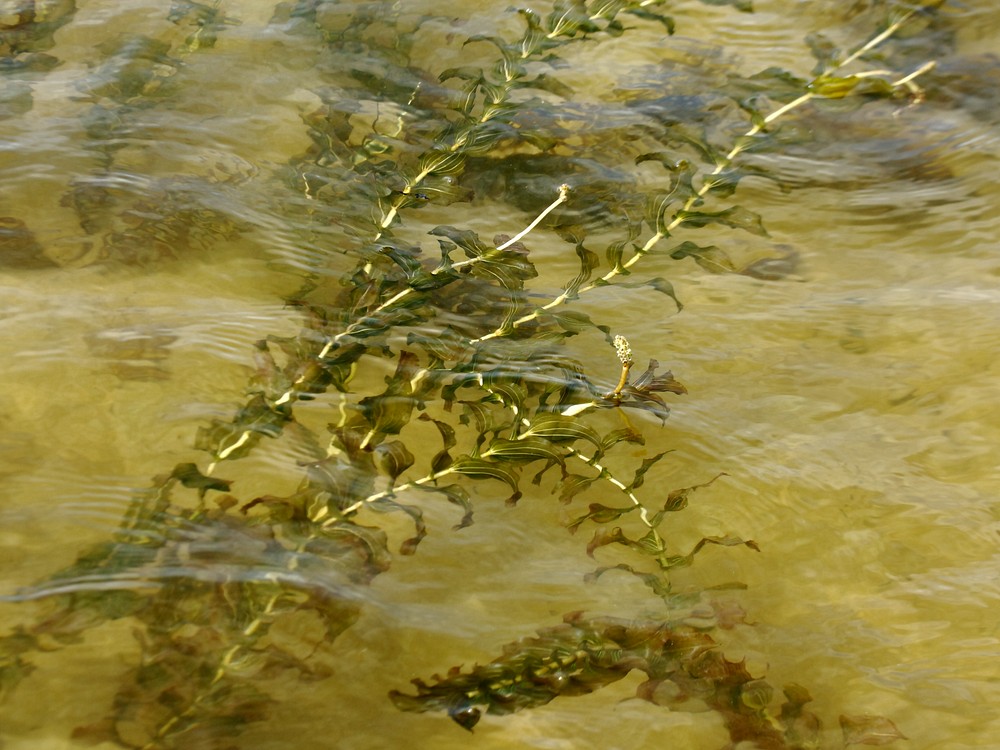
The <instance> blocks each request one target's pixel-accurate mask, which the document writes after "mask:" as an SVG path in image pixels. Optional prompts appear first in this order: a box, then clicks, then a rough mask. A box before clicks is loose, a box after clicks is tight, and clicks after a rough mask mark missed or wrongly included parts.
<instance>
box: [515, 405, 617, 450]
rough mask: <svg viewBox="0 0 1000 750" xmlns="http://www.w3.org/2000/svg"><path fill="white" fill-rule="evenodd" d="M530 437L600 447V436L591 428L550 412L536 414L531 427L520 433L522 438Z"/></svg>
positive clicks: (570, 418) (575, 420)
mask: <svg viewBox="0 0 1000 750" xmlns="http://www.w3.org/2000/svg"><path fill="white" fill-rule="evenodd" d="M532 435H537V436H538V437H543V438H545V439H547V440H551V441H553V442H561V441H564V440H566V441H572V440H587V441H589V442H591V443H593V444H594V445H595V446H596V447H598V448H600V447H601V436H600V435H598V434H597V432H596V431H595V430H594V429H593V428H592V427H589V426H588V425H586V424H584V423H582V422H580V421H579V420H577V419H573V418H572V417H566V416H563V415H562V414H555V413H552V412H542V413H541V414H536V415H535V416H534V417H533V418H532V420H531V426H530V427H529V428H528V429H527V430H525V431H524V432H523V433H521V436H522V437H524V438H527V437H530V436H532Z"/></svg>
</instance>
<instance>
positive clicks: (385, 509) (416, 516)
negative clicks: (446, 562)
mask: <svg viewBox="0 0 1000 750" xmlns="http://www.w3.org/2000/svg"><path fill="white" fill-rule="evenodd" d="M367 507H369V508H370V509H371V510H373V511H378V512H381V513H394V512H397V511H401V512H403V513H405V514H406V515H408V516H409V517H410V518H411V519H413V526H414V528H415V529H416V533H415V534H414V535H413V536H412V537H410V538H409V539H406V540H404V541H403V543H402V544H401V545H400V547H399V554H401V555H412V554H413V553H414V552H416V551H417V545H419V544H420V542H421V540H422V539H423V538H424V537H425V536H427V524H426V523H425V522H424V512H423V511H422V510H420V508H418V507H416V506H414V505H405V504H404V503H401V502H399V501H397V500H395V499H394V498H390V497H380V498H379V499H378V500H373V501H372V502H370V503H368V506H367Z"/></svg>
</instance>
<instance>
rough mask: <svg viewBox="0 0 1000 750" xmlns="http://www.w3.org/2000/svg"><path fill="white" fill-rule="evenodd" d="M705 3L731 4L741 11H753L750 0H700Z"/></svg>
mask: <svg viewBox="0 0 1000 750" xmlns="http://www.w3.org/2000/svg"><path fill="white" fill-rule="evenodd" d="M701 2H703V3H704V4H705V5H732V6H733V7H734V8H736V10H738V11H741V12H743V13H753V3H752V2H751V0H701Z"/></svg>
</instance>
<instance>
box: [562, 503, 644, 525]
mask: <svg viewBox="0 0 1000 750" xmlns="http://www.w3.org/2000/svg"><path fill="white" fill-rule="evenodd" d="M588 507H589V511H588V512H587V514H586V515H584V516H580V517H579V518H574V519H573V520H572V521H571V522H570V523H569V525H567V526H566V528H567V529H569V530H570V531H576V530H577V529H578V528H580V525H581V524H583V522H584V521H593V522H594V523H611V522H612V521H617V520H618V519H619V518H621V517H622V516H624V515H625V514H626V513H631V512H632V511H634V510H637V509H638V506H636V505H629V506H626V507H624V508H615V507H612V506H609V505H602V504H601V503H591V504H590V505H589V506H588Z"/></svg>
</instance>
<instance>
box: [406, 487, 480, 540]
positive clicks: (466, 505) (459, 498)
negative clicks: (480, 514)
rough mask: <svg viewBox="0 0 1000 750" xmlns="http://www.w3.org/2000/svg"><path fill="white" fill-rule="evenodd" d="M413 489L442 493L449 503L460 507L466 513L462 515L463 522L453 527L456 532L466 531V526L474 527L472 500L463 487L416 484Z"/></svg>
mask: <svg viewBox="0 0 1000 750" xmlns="http://www.w3.org/2000/svg"><path fill="white" fill-rule="evenodd" d="M413 489H417V490H421V491H423V492H440V493H441V494H442V495H444V496H445V497H446V498H447V499H448V502H450V503H453V504H454V505H457V506H458V507H460V508H461V509H462V510H463V511H464V513H463V514H462V520H461V521H459V522H458V523H457V524H455V526H453V527H452V528H453V529H454V530H456V531H457V530H458V529H464V528H465V527H466V526H471V525H472V499H471V498H470V497H469V491H468V490H466V489H465V487H463V486H462V485H460V484H445V485H439V486H431V485H422V484H416V485H413Z"/></svg>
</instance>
